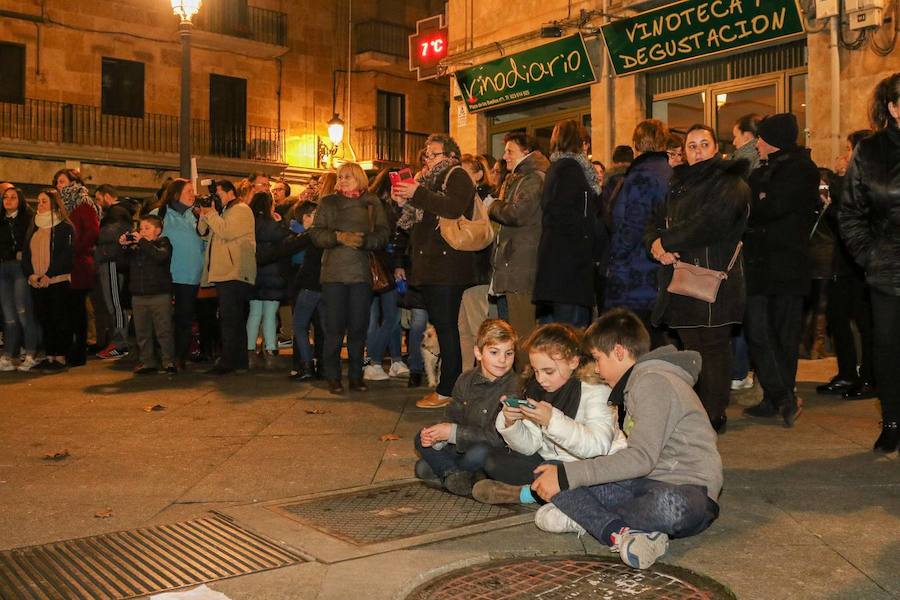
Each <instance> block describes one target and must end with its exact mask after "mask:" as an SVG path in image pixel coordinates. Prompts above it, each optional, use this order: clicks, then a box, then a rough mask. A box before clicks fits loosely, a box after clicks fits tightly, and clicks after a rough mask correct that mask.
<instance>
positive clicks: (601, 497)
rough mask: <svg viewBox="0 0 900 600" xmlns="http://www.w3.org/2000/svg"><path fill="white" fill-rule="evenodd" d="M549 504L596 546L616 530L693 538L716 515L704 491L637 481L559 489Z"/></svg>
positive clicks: (646, 479) (695, 486)
mask: <svg viewBox="0 0 900 600" xmlns="http://www.w3.org/2000/svg"><path fill="white" fill-rule="evenodd" d="M553 504H554V505H555V506H556V508H558V509H559V510H561V511H562V512H564V513H565V514H566V515H567V516H568V517H570V518H571V519H572V520H574V521H575V522H576V523H578V524H579V525H581V526H582V527H584V528H585V529H586V530H587V532H588V533H589V534H591V535H592V536H594V538H596V539H597V540H598V541H599V542H601V543H603V544H607V545H612V541H611V540H610V534H612V533H617V532H618V531H619V530H620V529H621V528H622V527H630V528H631V529H639V530H641V531H660V532H662V533H665V534H666V535H668V536H669V537H670V538H681V537H689V536H692V535H697V534H698V533H700V532H701V531H703V530H704V529H706V528H707V527H709V526H710V524H711V523H712V522H713V521H715V520H716V518H717V517H718V516H719V505H718V504H716V503H715V502H714V501H713V500H712V499H710V498H709V496H707V495H706V486H702V485H676V484H673V483H664V482H662V481H656V480H655V479H648V478H646V477H642V478H640V479H626V480H624V481H617V482H615V483H603V484H600V485H593V486H590V487H580V488H575V489H574V490H565V491H562V492H560V493H558V494H557V495H556V496H554V497H553Z"/></svg>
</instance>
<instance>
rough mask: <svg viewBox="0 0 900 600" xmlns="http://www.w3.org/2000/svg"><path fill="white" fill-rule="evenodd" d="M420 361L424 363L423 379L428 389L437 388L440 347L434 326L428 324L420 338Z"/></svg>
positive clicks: (439, 373) (439, 372)
mask: <svg viewBox="0 0 900 600" xmlns="http://www.w3.org/2000/svg"><path fill="white" fill-rule="evenodd" d="M422 360H423V361H424V362H425V379H426V380H427V381H428V387H437V384H438V382H439V381H440V380H441V346H440V344H438V337H437V332H436V331H435V330H434V325H432V324H430V323H429V324H428V327H427V328H426V329H425V337H423V338H422Z"/></svg>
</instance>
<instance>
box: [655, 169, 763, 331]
mask: <svg viewBox="0 0 900 600" xmlns="http://www.w3.org/2000/svg"><path fill="white" fill-rule="evenodd" d="M746 170H747V161H744V160H739V161H726V160H723V159H721V158H719V157H718V156H716V157H713V158H711V159H709V160H705V161H703V162H701V163H697V164H695V165H687V164H685V165H681V166H678V167H675V175H674V176H673V177H672V186H671V190H670V191H669V197H668V199H667V200H666V203H665V204H664V205H660V207H659V208H658V209H657V211H656V212H655V213H654V219H653V220H652V221H651V222H650V223H648V224H647V231H646V234H645V235H644V245H645V246H646V248H647V250H648V251H649V249H650V246H651V245H652V244H653V242H654V241H655V240H656V239H657V238H659V239H660V241H661V242H662V246H663V248H665V250H666V251H667V252H677V253H678V254H679V255H680V259H679V260H681V261H682V262H686V263H688V264H693V265H697V266H700V267H704V268H706V269H713V270H715V271H725V270H726V269H727V268H728V263H729V262H731V258H732V257H733V256H734V251H735V248H736V247H737V244H738V242H740V241H741V237H742V236H743V235H744V230H745V229H746V227H747V207H748V206H749V204H750V188H749V186H748V185H747V184H746V183H745V182H744V173H745V172H746ZM674 270H675V269H674V267H673V266H672V265H664V266H662V267H661V268H660V269H659V292H658V294H659V295H658V297H657V300H656V306H654V308H653V317H652V319H653V323H654V324H659V323H666V324H667V325H669V326H670V327H718V326H721V325H727V324H729V323H740V322H742V321H743V319H744V307H745V305H746V299H747V290H746V286H745V283H744V267H743V261H742V260H741V257H740V256H738V259H737V261H736V262H735V263H734V267H733V268H732V269H731V272H729V273H728V279H725V280H724V281H722V283H721V285H720V286H719V293H718V295H717V296H716V301H715V302H713V303H709V302H704V301H703V300H697V299H696V298H690V297H688V296H681V295H679V294H670V293H669V292H668V289H667V288H668V287H669V284H670V283H671V281H672V275H673V273H674Z"/></svg>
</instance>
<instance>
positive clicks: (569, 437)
mask: <svg viewBox="0 0 900 600" xmlns="http://www.w3.org/2000/svg"><path fill="white" fill-rule="evenodd" d="M610 392H611V390H610V389H609V386H607V385H605V384H604V385H593V384H590V383H584V382H582V383H581V404H580V405H579V406H578V413H576V415H575V419H570V418H569V417H567V416H566V415H564V414H563V413H562V411H561V410H559V409H558V408H556V407H554V408H553V416H551V417H550V423H549V424H548V425H547V427H541V426H539V425H537V424H536V423H533V422H531V421H528V420H527V419H523V420H521V421H516V422H514V423H513V424H512V426H510V427H506V420H505V419H504V418H503V412H502V411H501V412H500V414H498V415H497V431H499V432H500V435H502V436H503V439H504V440H506V443H507V445H509V447H510V449H512V450H514V451H516V452H518V453H520V454H525V455H527V456H531V455H532V454H534V453H536V452H537V453H539V454H540V455H541V458H543V459H544V460H558V461H561V462H571V461H575V460H583V459H586V458H593V457H595V456H603V455H606V454H612V453H613V452H617V451H618V450H621V449H622V448H625V447H626V445H627V442H626V440H625V436H624V435H623V434H622V431H621V430H620V429H619V424H618V420H617V419H616V409H615V407H612V406H609V405H608V404H607V399H608V398H609V394H610Z"/></svg>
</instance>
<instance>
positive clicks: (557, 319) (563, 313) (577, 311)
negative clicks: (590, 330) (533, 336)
mask: <svg viewBox="0 0 900 600" xmlns="http://www.w3.org/2000/svg"><path fill="white" fill-rule="evenodd" d="M549 308H550V312H549V314H546V315H544V316H543V317H541V318H540V319H539V322H540V323H541V325H545V324H547V323H568V324H569V325H571V326H572V327H580V328H584V327H587V326H588V325H590V324H591V307H589V306H580V305H578V304H562V303H560V302H553V303H551V304H550V305H549Z"/></svg>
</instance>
